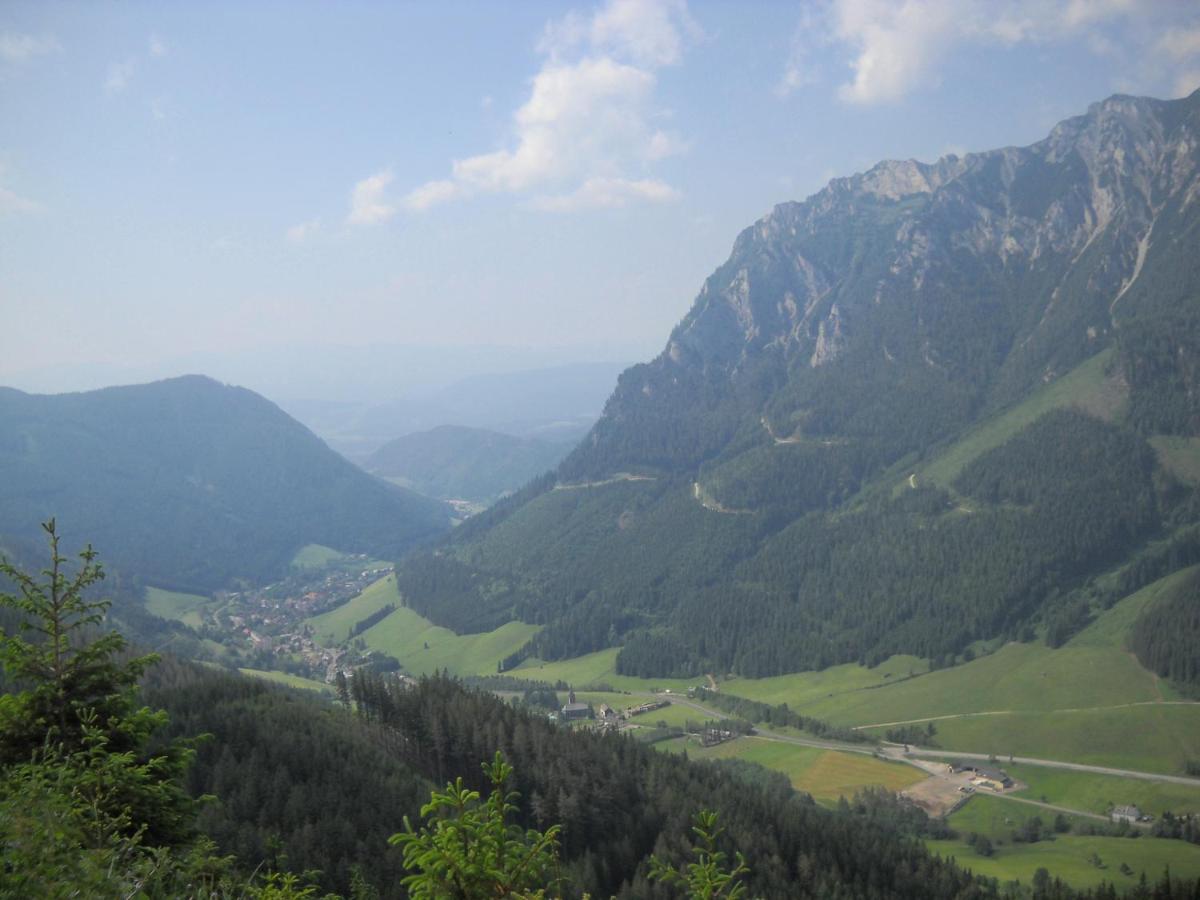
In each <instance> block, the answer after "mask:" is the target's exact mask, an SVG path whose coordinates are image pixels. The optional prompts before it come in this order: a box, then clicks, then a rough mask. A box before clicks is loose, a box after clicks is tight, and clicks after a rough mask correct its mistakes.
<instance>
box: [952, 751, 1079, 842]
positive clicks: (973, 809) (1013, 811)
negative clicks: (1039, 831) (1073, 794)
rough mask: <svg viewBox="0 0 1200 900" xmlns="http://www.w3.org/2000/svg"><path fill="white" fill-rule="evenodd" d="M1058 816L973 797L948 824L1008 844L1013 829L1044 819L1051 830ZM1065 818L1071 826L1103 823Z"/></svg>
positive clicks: (996, 799)
mask: <svg viewBox="0 0 1200 900" xmlns="http://www.w3.org/2000/svg"><path fill="white" fill-rule="evenodd" d="M1011 768H1014V767H1010V766H1005V767H1004V769H1005V771H1009V770H1010V769H1011ZM1056 815H1058V813H1056V812H1055V811H1054V810H1050V809H1039V808H1038V807H1036V806H1030V805H1029V804H1027V803H1014V802H1013V801H1012V800H1005V799H1004V798H1003V797H989V796H987V795H986V794H973V795H972V796H971V799H970V800H968V801H967V803H966V804H965V805H963V806H960V807H959V808H958V809H957V810H955V811H954V812H953V813H951V814H950V816H949V817H948V818H947V819H946V821H947V822H948V823H949V825H950V827H951V828H953V829H954V830H955V831H957V832H958V833H959V834H961V835H963V836H964V837H965V836H966V835H967V834H969V833H971V832H975V833H976V834H983V835H987V837H988V838H990V839H991V840H992V841H993V842H1003V843H1005V844H1007V843H1011V841H1012V832H1013V829H1014V828H1019V827H1020V826H1022V825H1024V824H1025V822H1027V821H1028V820H1029V819H1032V818H1034V817H1037V818H1039V819H1041V820H1042V824H1043V825H1045V826H1046V828H1048V829H1050V828H1053V826H1054V817H1055V816H1056ZM1064 815H1066V814H1064ZM1066 819H1067V821H1069V822H1071V824H1072V825H1074V824H1076V823H1085V824H1087V823H1090V824H1095V825H1101V824H1103V823H1101V822H1097V821H1096V820H1095V819H1088V818H1087V817H1086V816H1072V815H1066Z"/></svg>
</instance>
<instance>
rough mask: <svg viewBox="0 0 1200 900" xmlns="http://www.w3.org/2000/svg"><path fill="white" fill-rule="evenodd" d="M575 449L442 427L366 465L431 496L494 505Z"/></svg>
mask: <svg viewBox="0 0 1200 900" xmlns="http://www.w3.org/2000/svg"><path fill="white" fill-rule="evenodd" d="M572 446H573V445H572V444H570V443H562V442H554V441H546V440H539V439H538V438H522V437H513V436H512V435H508V434H501V433H500V432H497V431H487V430H485V429H482V428H463V427H461V426H458V425H442V426H439V427H438V428H434V429H432V430H430V431H422V432H418V433H416V434H410V435H406V436H405V437H402V438H397V439H396V440H394V441H390V442H389V443H387V444H384V445H383V446H382V447H380V448H379V449H378V450H376V451H375V452H374V453H372V454H371V455H370V456H369V457H368V458H367V459H366V460H365V461H364V462H363V464H362V465H363V468H364V469H366V470H367V471H368V472H371V473H373V474H375V475H379V476H381V477H383V478H387V479H389V480H391V481H394V482H395V483H397V484H402V485H404V486H405V487H410V488H412V489H413V490H415V491H418V492H420V493H422V494H426V495H428V496H430V497H439V498H441V499H444V500H449V499H459V498H461V499H464V500H471V501H474V502H477V503H490V502H492V501H493V500H496V499H497V498H498V497H500V496H502V495H503V494H506V493H511V492H512V491H515V490H517V488H520V487H522V486H524V485H525V483H526V482H529V481H531V480H533V479H534V478H535V477H537V476H538V475H542V474H544V473H546V472H548V471H550V470H551V469H553V468H554V467H555V466H557V465H558V464H559V463H560V462H561V461H562V459H563V457H565V456H566V455H567V454H568V453H569V452H570V451H571V448H572Z"/></svg>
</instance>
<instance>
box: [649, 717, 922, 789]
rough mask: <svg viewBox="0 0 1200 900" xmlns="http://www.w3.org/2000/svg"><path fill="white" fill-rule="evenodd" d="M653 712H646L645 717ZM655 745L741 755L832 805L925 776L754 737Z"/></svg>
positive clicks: (701, 755) (698, 754)
mask: <svg viewBox="0 0 1200 900" xmlns="http://www.w3.org/2000/svg"><path fill="white" fill-rule="evenodd" d="M654 715H655V713H649V714H647V716H646V718H653V717H654ZM655 746H656V747H658V748H660V749H662V750H664V751H667V752H673V753H681V752H683V751H684V750H685V749H686V750H687V755H688V758H689V759H743V760H746V761H747V762H753V763H758V764H759V765H761V766H764V767H765V768H768V769H774V770H775V771H777V772H782V773H783V774H784V775H786V776H787V777H788V780H790V781H791V783H792V786H793V787H795V788H796V789H797V790H800V791H806V792H807V793H809V794H812V796H813V798H814V799H816V800H818V801H820V802H822V803H824V804H826V805H831V804H833V803H836V802H837V799H838V798H839V797H843V796H844V797H847V798H849V797H852V796H853V795H854V794H855V793H856V792H857V791H861V790H862V789H863V788H865V787H871V786H876V785H878V786H882V787H886V788H888V789H889V790H893V791H900V790H903V789H904V788H906V787H908V786H909V785H912V784H915V783H916V782H918V781H920V780H922V779H923V778H925V777H926V776H925V774H924V773H923V772H920V771H918V770H917V769H914V768H913V767H911V766H906V765H903V764H901V763H891V762H884V761H883V760H879V759H875V758H874V757H871V756H866V755H862V754H857V753H840V752H838V751H836V750H821V749H820V748H817V747H801V746H798V745H796V744H786V743H783V742H781V741H768V740H764V739H762V738H755V737H744V738H738V739H737V740H735V741H729V742H727V743H724V744H718V745H717V746H716V747H709V748H707V749H706V748H704V747H701V746H700V744H699V743H697V742H696V741H692V740H688V739H686V738H675V739H673V740H670V741H663V742H661V743H659V744H655Z"/></svg>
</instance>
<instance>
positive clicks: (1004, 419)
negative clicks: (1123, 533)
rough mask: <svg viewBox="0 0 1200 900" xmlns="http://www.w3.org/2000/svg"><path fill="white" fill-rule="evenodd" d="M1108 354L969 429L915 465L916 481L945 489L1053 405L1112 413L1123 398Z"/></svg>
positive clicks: (1095, 412)
mask: <svg viewBox="0 0 1200 900" xmlns="http://www.w3.org/2000/svg"><path fill="white" fill-rule="evenodd" d="M1113 359H1114V354H1113V351H1112V350H1111V349H1109V350H1103V351H1101V352H1100V353H1097V354H1096V355H1095V356H1093V357H1092V358H1091V359H1089V360H1088V361H1087V362H1085V363H1083V364H1082V365H1080V366H1078V367H1077V368H1075V369H1073V370H1072V371H1070V372H1068V373H1067V374H1066V375H1064V376H1062V377H1061V378H1059V379H1057V380H1055V381H1053V382H1051V383H1050V384H1048V385H1046V386H1045V387H1043V388H1041V389H1039V390H1037V391H1035V392H1034V393H1033V394H1032V395H1030V396H1029V397H1028V398H1026V399H1025V400H1023V401H1022V402H1020V403H1018V404H1017V405H1016V406H1014V407H1012V408H1011V409H1009V410H1007V411H1005V412H1003V413H1001V414H1000V415H998V416H996V417H994V418H992V419H989V420H987V421H986V422H985V423H983V424H982V425H980V426H978V427H977V428H973V429H971V430H970V431H968V432H967V433H966V434H965V435H964V436H963V437H962V438H960V439H958V440H957V441H955V442H954V443H952V444H951V445H950V446H949V447H947V448H946V449H945V450H943V451H942V452H941V453H939V454H938V455H937V456H936V457H934V459H933V460H932V461H931V462H929V463H927V464H926V465H924V466H922V467H920V468H919V469H918V470H917V483H918V484H922V483H932V484H936V485H939V486H940V487H944V488H949V487H950V486H951V485H952V484H953V483H954V480H955V479H956V478H957V477H958V476H959V474H960V473H961V472H962V470H963V469H964V468H965V467H966V466H967V464H968V463H970V462H971V461H973V460H975V459H977V458H978V457H980V456H982V455H983V454H984V453H986V452H987V451H989V450H994V449H995V448H996V447H999V446H1000V445H1001V444H1003V443H1004V442H1005V441H1007V440H1009V439H1010V438H1012V437H1014V436H1015V435H1017V434H1019V433H1020V432H1021V431H1022V430H1024V429H1025V428H1028V427H1029V426H1030V425H1032V424H1033V423H1034V422H1036V421H1037V420H1038V419H1040V418H1041V417H1042V416H1044V415H1045V414H1046V413H1048V412H1050V411H1051V410H1053V409H1062V408H1063V407H1068V406H1077V407H1080V408H1082V409H1085V410H1087V411H1088V412H1091V413H1092V414H1094V415H1100V416H1102V417H1105V418H1111V417H1112V415H1114V414H1115V413H1116V411H1117V410H1118V409H1119V407H1120V405H1121V403H1122V402H1124V399H1125V391H1124V389H1123V388H1122V386H1121V384H1120V382H1119V380H1117V379H1116V378H1114V377H1112V375H1110V374H1109V368H1110V367H1111V366H1112V364H1113Z"/></svg>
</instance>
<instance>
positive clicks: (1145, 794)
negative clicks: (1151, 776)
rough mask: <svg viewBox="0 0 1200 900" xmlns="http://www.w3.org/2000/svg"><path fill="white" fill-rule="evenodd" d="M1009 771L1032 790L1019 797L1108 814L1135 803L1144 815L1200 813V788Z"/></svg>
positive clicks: (1040, 770) (1018, 768)
mask: <svg viewBox="0 0 1200 900" xmlns="http://www.w3.org/2000/svg"><path fill="white" fill-rule="evenodd" d="M1004 769H1005V771H1006V772H1008V773H1009V774H1010V775H1012V777H1013V778H1015V779H1017V780H1018V781H1021V782H1024V783H1025V784H1026V785H1028V787H1027V788H1026V789H1025V790H1023V791H1019V792H1018V796H1022V797H1029V798H1031V799H1034V800H1041V801H1043V802H1045V803H1053V804H1055V805H1056V806H1069V807H1071V808H1072V809H1080V810H1084V811H1085V812H1091V813H1098V814H1100V815H1107V814H1108V812H1109V811H1110V810H1111V809H1112V808H1113V807H1114V806H1120V805H1126V804H1132V805H1134V806H1136V807H1138V808H1139V809H1140V810H1142V812H1145V813H1149V814H1150V815H1153V816H1161V815H1162V814H1163V813H1164V812H1167V811H1170V812H1173V813H1200V785H1198V786H1196V787H1189V786H1187V785H1182V784H1168V783H1160V782H1154V781H1143V780H1142V779H1140V778H1120V777H1118V776H1115V775H1093V774H1092V773H1090V772H1070V771H1066V770H1062V769H1048V768H1045V767H1044V766H1023V765H1019V764H1018V765H1005V767H1004Z"/></svg>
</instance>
